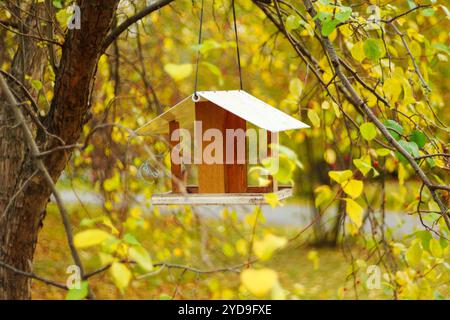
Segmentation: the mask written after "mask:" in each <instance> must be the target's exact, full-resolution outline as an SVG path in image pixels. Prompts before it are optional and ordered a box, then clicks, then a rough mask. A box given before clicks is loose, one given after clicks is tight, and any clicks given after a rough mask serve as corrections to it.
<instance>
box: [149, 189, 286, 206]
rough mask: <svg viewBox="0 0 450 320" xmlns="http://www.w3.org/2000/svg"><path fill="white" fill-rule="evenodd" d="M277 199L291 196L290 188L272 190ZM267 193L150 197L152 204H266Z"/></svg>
mask: <svg viewBox="0 0 450 320" xmlns="http://www.w3.org/2000/svg"><path fill="white" fill-rule="evenodd" d="M273 193H275V194H276V195H277V196H278V200H283V199H286V198H289V197H291V196H292V188H286V189H282V190H279V191H276V192H273ZM266 194H269V193H210V194H195V193H193V194H179V193H172V192H169V193H164V194H154V195H153V196H152V199H151V203H152V204H153V205H228V204H253V205H260V204H267V201H266V199H265V197H264V195H266Z"/></svg>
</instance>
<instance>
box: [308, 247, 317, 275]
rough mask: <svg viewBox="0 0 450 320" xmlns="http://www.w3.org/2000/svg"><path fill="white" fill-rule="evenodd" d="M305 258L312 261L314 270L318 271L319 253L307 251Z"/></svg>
mask: <svg viewBox="0 0 450 320" xmlns="http://www.w3.org/2000/svg"><path fill="white" fill-rule="evenodd" d="M306 258H307V259H308V260H310V261H312V263H313V265H314V270H317V269H319V253H318V252H317V251H316V250H311V251H309V252H308V254H307V256H306Z"/></svg>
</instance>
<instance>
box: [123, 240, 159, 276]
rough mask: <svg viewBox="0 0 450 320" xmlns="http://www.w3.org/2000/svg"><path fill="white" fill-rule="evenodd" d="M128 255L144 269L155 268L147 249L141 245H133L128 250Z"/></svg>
mask: <svg viewBox="0 0 450 320" xmlns="http://www.w3.org/2000/svg"><path fill="white" fill-rule="evenodd" d="M128 257H129V258H130V260H132V261H135V262H136V263H137V264H138V265H139V266H140V267H141V268H142V269H144V270H145V271H147V272H149V271H152V270H153V263H152V259H151V258H150V255H149V254H148V252H147V250H145V249H144V248H143V247H141V246H133V247H131V248H130V249H129V250H128Z"/></svg>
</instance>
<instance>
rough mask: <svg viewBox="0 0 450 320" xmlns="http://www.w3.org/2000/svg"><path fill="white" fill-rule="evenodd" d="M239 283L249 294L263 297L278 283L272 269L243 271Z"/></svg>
mask: <svg viewBox="0 0 450 320" xmlns="http://www.w3.org/2000/svg"><path fill="white" fill-rule="evenodd" d="M241 282H242V284H243V285H244V287H245V288H247V290H248V291H250V293H252V294H253V295H255V296H257V297H260V298H261V297H264V296H265V295H266V294H268V293H269V291H270V290H272V288H273V287H274V286H275V284H276V283H277V282H278V275H277V273H276V272H275V271H273V270H272V269H267V268H265V269H259V270H255V269H245V270H244V271H242V272H241Z"/></svg>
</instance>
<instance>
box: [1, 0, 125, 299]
mask: <svg viewBox="0 0 450 320" xmlns="http://www.w3.org/2000/svg"><path fill="white" fill-rule="evenodd" d="M118 2H119V0H96V1H93V0H81V1H78V4H79V6H80V8H81V30H76V29H75V30H69V31H68V33H67V36H66V39H65V42H64V45H63V49H62V57H61V61H60V64H59V65H60V67H59V69H58V72H57V74H56V82H55V88H54V98H53V100H52V103H51V109H50V112H49V113H48V115H47V116H46V118H45V119H44V125H45V127H46V129H47V131H48V132H50V133H52V134H54V135H57V136H59V137H60V138H61V139H62V140H63V141H64V142H65V144H67V145H70V144H74V143H76V141H77V140H78V138H79V137H80V135H81V132H82V127H83V125H84V124H85V123H86V121H87V120H88V119H89V116H88V114H89V108H90V98H91V94H92V89H93V83H94V78H95V73H96V68H97V63H98V60H99V58H100V56H101V54H102V50H103V42H104V39H105V38H106V35H107V33H108V30H109V28H110V25H111V21H112V19H113V16H114V12H115V10H116V8H117V5H118ZM29 32H32V30H31V28H30V31H29ZM21 39H22V43H23V45H24V46H23V47H22V46H19V50H18V52H17V55H16V58H15V59H14V63H13V65H12V70H11V73H12V74H13V75H15V76H19V77H18V78H19V79H20V78H23V74H22V73H23V72H25V73H24V74H36V73H38V72H39V68H42V67H43V66H44V67H45V63H46V60H45V59H44V61H43V58H42V56H41V51H40V49H39V48H38V46H37V45H36V41H33V40H31V38H27V37H21ZM16 70H19V73H16V72H17V71H16ZM33 78H35V79H36V78H39V77H38V76H33ZM10 84H11V88H12V89H13V91H14V92H15V93H16V95H17V98H18V101H22V102H23V101H26V99H25V97H23V96H21V95H20V94H17V93H20V92H21V89H20V88H18V87H17V86H14V85H12V84H13V81H12V80H11V81H10ZM2 103H4V99H2V100H0V260H1V261H3V262H5V263H7V264H10V265H12V266H14V267H15V268H17V269H20V270H24V271H31V268H32V261H33V255H34V251H35V247H36V242H37V238H38V232H39V230H40V228H41V225H42V221H43V218H44V216H45V208H46V205H47V202H48V200H49V198H50V194H51V191H50V188H49V186H48V185H47V184H46V183H45V181H44V179H43V177H42V176H41V175H40V173H37V174H35V175H34V176H33V173H35V170H36V168H35V167H34V165H33V161H32V159H31V157H30V156H29V151H28V149H27V146H26V145H25V142H24V140H23V138H22V132H21V130H20V128H19V127H15V123H14V120H13V119H12V117H11V115H10V114H8V113H7V112H6V108H4V107H3V106H2V105H1V104H2ZM34 131H35V132H36V140H37V142H38V145H39V147H40V149H41V151H44V150H49V149H52V148H54V147H56V146H59V145H61V142H60V141H59V140H58V139H55V138H48V137H49V136H48V135H46V134H44V130H42V129H39V130H37V131H36V128H34ZM70 154H71V152H70V151H68V150H66V151H58V152H54V153H51V154H50V155H48V156H47V157H46V158H45V159H44V161H45V165H46V167H47V168H48V171H49V173H50V175H51V176H52V178H53V180H54V181H56V180H57V179H58V177H59V176H60V174H61V172H62V171H63V170H64V167H65V166H66V164H67V161H68V159H69V157H70ZM30 177H32V178H31V179H30ZM13 198H14V200H13V201H11V199H13ZM7 206H8V210H7V211H6V210H5V209H6V207H7ZM30 295H31V293H30V279H28V278H26V277H23V276H20V275H17V274H15V273H13V272H11V271H9V270H7V269H5V268H0V299H29V298H30V297H31V296H30Z"/></svg>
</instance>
